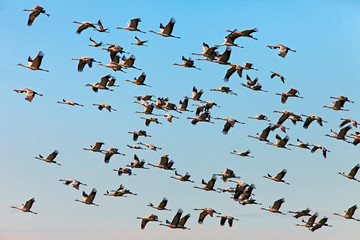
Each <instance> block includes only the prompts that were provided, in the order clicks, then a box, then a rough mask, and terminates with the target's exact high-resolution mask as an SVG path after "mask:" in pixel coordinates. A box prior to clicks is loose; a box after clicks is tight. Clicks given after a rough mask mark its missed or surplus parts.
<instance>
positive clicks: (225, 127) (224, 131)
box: [222, 122, 232, 135]
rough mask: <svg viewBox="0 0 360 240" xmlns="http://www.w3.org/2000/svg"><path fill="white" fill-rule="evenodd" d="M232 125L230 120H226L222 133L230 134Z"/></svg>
mask: <svg viewBox="0 0 360 240" xmlns="http://www.w3.org/2000/svg"><path fill="white" fill-rule="evenodd" d="M231 127H232V126H231V124H230V123H229V122H226V123H225V125H224V128H223V130H222V133H223V134H225V135H226V134H228V132H229V130H230V128H231Z"/></svg>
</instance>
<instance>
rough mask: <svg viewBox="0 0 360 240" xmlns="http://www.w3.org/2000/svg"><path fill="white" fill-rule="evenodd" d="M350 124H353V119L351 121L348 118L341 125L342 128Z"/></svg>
mask: <svg viewBox="0 0 360 240" xmlns="http://www.w3.org/2000/svg"><path fill="white" fill-rule="evenodd" d="M349 122H351V119H350V118H346V119H345V120H344V121H342V122H341V123H340V127H343V126H345V125H346V124H348V123H349Z"/></svg>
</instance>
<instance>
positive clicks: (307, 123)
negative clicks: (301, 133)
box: [304, 117, 314, 129]
mask: <svg viewBox="0 0 360 240" xmlns="http://www.w3.org/2000/svg"><path fill="white" fill-rule="evenodd" d="M312 121H314V119H313V118H311V117H307V118H306V120H305V122H304V128H305V129H306V128H308V127H309V125H310V123H312Z"/></svg>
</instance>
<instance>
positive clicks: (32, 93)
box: [14, 88, 43, 102]
mask: <svg viewBox="0 0 360 240" xmlns="http://www.w3.org/2000/svg"><path fill="white" fill-rule="evenodd" d="M14 92H17V93H24V92H26V95H25V99H26V100H27V101H29V102H31V101H32V100H33V99H34V97H35V95H39V96H43V95H42V94H41V93H37V92H35V91H34V90H31V89H30V88H24V89H14Z"/></svg>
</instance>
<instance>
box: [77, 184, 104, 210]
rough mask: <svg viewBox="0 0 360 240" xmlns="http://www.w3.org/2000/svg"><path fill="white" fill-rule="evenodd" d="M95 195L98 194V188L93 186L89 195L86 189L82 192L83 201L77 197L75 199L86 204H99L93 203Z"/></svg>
mask: <svg viewBox="0 0 360 240" xmlns="http://www.w3.org/2000/svg"><path fill="white" fill-rule="evenodd" d="M95 196H96V189H95V188H93V189H92V190H91V193H90V194H89V195H88V194H86V193H85V191H83V193H82V197H83V200H82V201H81V200H78V199H75V201H76V202H81V203H84V204H86V205H94V206H99V205H98V204H96V203H93V201H94V198H95Z"/></svg>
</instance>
